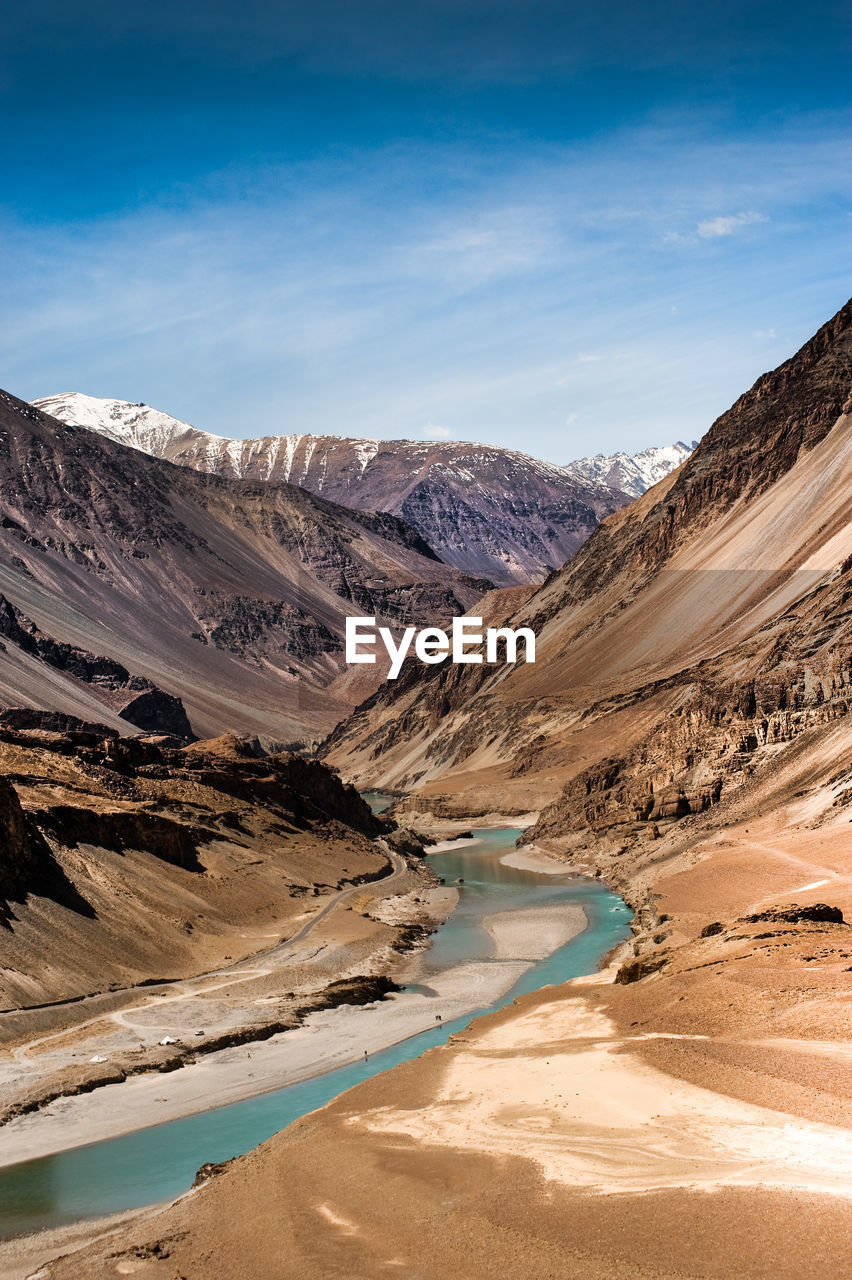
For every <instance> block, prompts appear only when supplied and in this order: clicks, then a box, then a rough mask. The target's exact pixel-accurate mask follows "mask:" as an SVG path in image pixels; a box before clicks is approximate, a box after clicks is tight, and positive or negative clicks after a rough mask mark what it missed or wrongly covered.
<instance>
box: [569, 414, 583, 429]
mask: <svg viewBox="0 0 852 1280" xmlns="http://www.w3.org/2000/svg"><path fill="white" fill-rule="evenodd" d="M579 416H580V415H579V414H577V413H569V414H568V417H567V418H566V419H565V425H566V427H570V425H571V423H572V422H576V421H577V418H578V417H579Z"/></svg>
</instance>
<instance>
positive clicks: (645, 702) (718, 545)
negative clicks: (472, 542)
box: [326, 305, 852, 833]
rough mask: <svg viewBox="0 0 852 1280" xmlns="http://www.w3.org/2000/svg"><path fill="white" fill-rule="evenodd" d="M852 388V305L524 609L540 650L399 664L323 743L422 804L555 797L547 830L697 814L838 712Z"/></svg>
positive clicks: (358, 771)
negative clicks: (533, 655) (476, 662)
mask: <svg viewBox="0 0 852 1280" xmlns="http://www.w3.org/2000/svg"><path fill="white" fill-rule="evenodd" d="M851 384H852V306H850V305H847V306H846V307H844V308H843V310H842V311H840V312H839V313H838V315H837V316H835V317H834V318H833V319H832V320H831V321H830V322H829V323H828V324H827V325H825V326H824V327H823V328H822V329H821V330H820V332H819V333H818V334H817V335H816V336H815V337H814V338H813V339H812V340H811V341H810V342H808V343H807V344H806V345H805V347H803V348H802V350H801V351H800V352H798V353H797V355H795V356H794V357H793V358H792V359H791V360H789V361H787V362H786V364H784V365H782V366H781V367H780V368H779V369H778V370H776V371H775V372H774V373H771V374H767V375H765V376H764V377H762V378H760V379H759V380H758V382H757V383H756V384H755V386H754V387H753V388H752V390H751V391H750V392H748V393H747V394H746V395H744V396H742V397H741V398H740V400H738V401H737V403H736V404H735V405H734V406H733V407H732V408H731V409H730V410H729V411H728V412H727V413H726V414H723V415H722V417H721V418H719V419H718V421H717V422H716V423H714V425H713V427H712V428H711V430H710V431H709V432H708V434H707V435H706V436H705V437H704V439H703V440H702V442H701V444H700V445H699V447H698V448H697V449H696V451H695V453H694V454H693V455H692V456H691V457H690V458H689V459H688V460H687V461H686V462H685V463H684V464H683V466H682V467H681V468H680V469H679V470H678V471H677V472H676V473H674V474H673V475H672V476H670V477H668V478H667V479H665V480H663V481H662V482H661V483H660V484H659V485H658V486H656V488H654V489H652V490H650V491H649V492H648V493H647V494H646V495H644V497H642V498H640V499H639V500H638V501H637V502H636V503H634V504H633V505H632V506H631V507H630V508H628V509H626V510H625V511H621V512H618V513H617V514H615V515H613V516H612V517H610V518H609V519H608V520H606V521H604V523H603V524H602V525H601V526H600V527H599V529H598V530H597V531H596V532H595V534H594V535H593V537H592V538H591V539H590V540H589V542H588V543H587V544H586V545H585V546H584V547H583V548H582V549H581V551H580V552H578V554H577V555H576V556H575V557H574V559H573V560H572V561H571V562H569V563H568V564H567V565H566V566H565V567H564V568H562V569H561V570H559V571H557V572H556V573H554V574H553V575H551V577H550V578H549V579H548V581H547V582H546V583H544V584H543V586H542V587H541V588H539V589H538V590H537V591H535V592H534V593H533V594H532V595H531V596H530V597H529V599H528V600H527V601H526V602H525V603H524V604H523V605H522V606H521V607H520V608H517V607H515V606H514V605H513V607H512V608H511V609H510V611H509V612H510V617H509V622H510V625H512V626H529V627H532V628H533V629H534V630H535V632H536V634H537V636H538V645H537V661H536V664H535V665H534V666H532V665H525V664H523V663H522V664H520V665H518V666H516V667H514V668H508V669H507V668H504V667H486V666H484V665H483V666H480V667H470V668H467V669H464V670H463V671H461V672H459V670H458V669H452V668H448V667H441V668H432V669H431V670H430V671H429V672H428V673H426V674H425V675H424V674H423V673H422V672H421V671H420V670H419V669H416V668H414V667H412V668H411V669H410V670H405V669H404V671H403V675H402V677H401V678H400V679H399V680H398V681H397V682H396V685H395V686H394V687H393V688H388V689H386V690H384V689H383V690H380V691H379V692H378V693H377V694H376V695H375V697H374V698H373V700H372V702H371V703H370V704H369V705H366V706H365V707H362V708H360V709H359V710H358V711H357V712H356V713H355V715H354V716H353V717H352V718H351V719H350V720H349V721H348V722H346V723H344V724H343V725H341V726H339V727H338V729H337V730H336V732H335V735H334V737H333V739H331V740H330V741H329V743H328V746H327V749H326V750H327V755H328V757H329V759H331V760H332V761H334V762H336V763H337V764H338V765H339V766H340V767H342V768H344V769H346V770H348V771H349V773H350V775H351V776H353V777H356V778H358V779H360V780H361V781H362V782H366V781H371V782H373V783H381V784H382V785H385V786H391V787H394V786H397V787H400V788H403V787H404V788H413V789H415V790H416V793H417V794H416V795H415V797H414V798H413V799H412V800H411V801H410V804H411V806H412V807H414V808H417V807H420V808H422V807H429V806H431V807H432V808H436V807H437V808H442V809H443V811H445V812H450V811H455V812H458V813H460V814H462V813H464V812H465V808H466V807H467V809H468V811H470V812H483V811H488V810H489V809H502V810H503V811H505V809H506V808H507V807H509V808H510V811H514V812H523V811H527V810H529V809H532V808H535V809H539V808H541V807H542V806H546V805H547V804H550V803H553V802H556V807H555V808H554V809H553V810H552V811H547V810H546V809H545V812H544V814H543V815H542V818H541V822H542V823H543V824H544V826H541V827H539V829H538V830H539V833H540V832H541V831H543V830H545V828H546V830H547V831H548V832H553V831H555V830H556V829H557V827H559V826H560V825H562V826H564V827H571V826H572V825H576V824H577V823H578V822H579V823H583V824H585V823H586V822H587V820H588V821H591V820H592V819H594V820H595V821H597V820H598V818H599V817H601V816H602V815H609V817H613V815H622V816H623V814H628V815H631V816H630V820H631V821H633V820H635V821H643V822H653V821H655V820H656V818H657V817H659V816H660V815H661V814H664V815H665V816H673V814H674V813H675V811H676V812H677V813H679V814H681V815H686V814H688V813H690V812H694V811H695V809H696V808H702V807H705V806H706V805H708V804H712V803H713V802H714V800H715V799H716V798H718V796H719V795H720V794H721V793H722V792H723V791H724V790H725V788H728V787H730V785H731V781H732V779H735V778H739V780H742V779H743V778H745V777H747V776H748V771H749V769H750V768H751V767H752V766H753V765H754V763H755V760H756V759H758V758H759V757H760V753H761V752H771V751H773V750H775V749H777V747H778V744H780V743H783V742H789V741H792V740H793V739H794V738H795V737H796V736H797V735H798V734H800V733H801V732H803V731H805V730H807V729H809V728H812V727H814V726H815V725H818V724H820V723H822V722H824V721H825V720H827V719H830V718H832V717H835V716H843V715H845V714H846V707H847V696H848V679H849V677H848V668H849V662H848V641H849V635H848V623H847V618H848V600H849V598H850V597H849V591H850V583H849V557H850V555H852V521H850V512H849V501H848V493H849V486H850V484H852V418H850V416H849V414H848V412H844V406H845V407H846V409H847V410H848V408H849V407H850V406H849V403H848V401H849V393H850V385H851ZM755 753H757V755H755ZM566 784H568V789H567V791H566V792H565V794H564V795H561V793H562V788H563V786H565V785H566ZM557 797H560V798H559V799H558V800H557ZM637 814H638V815H640V816H639V817H638V818H637V817H636V815H637ZM609 817H607V818H606V820H607V821H609ZM619 820H620V818H619Z"/></svg>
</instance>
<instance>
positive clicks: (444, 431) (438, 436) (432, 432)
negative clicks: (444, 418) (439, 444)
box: [422, 422, 453, 440]
mask: <svg viewBox="0 0 852 1280" xmlns="http://www.w3.org/2000/svg"><path fill="white" fill-rule="evenodd" d="M422 435H423V438H424V440H451V439H452V435H453V433H452V431H451V430H450V428H449V427H441V426H439V425H438V424H437V423H435V422H427V423H426V426H425V427H424V428H423V431H422Z"/></svg>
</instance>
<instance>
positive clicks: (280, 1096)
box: [0, 796, 630, 1238]
mask: <svg viewBox="0 0 852 1280" xmlns="http://www.w3.org/2000/svg"><path fill="white" fill-rule="evenodd" d="M370 799H371V802H372V803H373V804H374V807H375V808H376V809H380V808H381V807H382V806H381V803H380V798H379V797H378V796H372V797H370ZM474 835H475V836H476V837H477V842H476V843H470V844H465V845H459V846H457V847H455V848H453V849H449V850H446V851H444V852H440V853H435V854H431V855H430V857H429V861H430V864H431V865H432V866H433V868H434V870H435V871H436V872H437V873H438V875H440V876H442V877H443V878H444V880H445V881H446V883H447V884H454V883H455V882H457V881H459V880H461V881H463V883H461V884H459V885H458V888H459V895H460V897H459V905H458V907H457V908H456V910H455V911H454V912H453V914H452V915H451V916H450V918H449V919H448V920H447V922H446V923H445V924H444V925H442V926H441V928H440V929H439V930H438V932H437V933H436V934H435V936H434V938H433V939H432V942H431V945H430V949H429V951H428V953H427V957H426V959H427V962H428V965H429V968H430V971H431V972H433V973H434V972H439V971H440V970H441V969H442V968H445V967H448V966H451V965H455V964H458V963H460V962H462V961H465V960H487V959H488V958H489V956H490V955H491V952H492V948H493V942H492V939H491V936H490V935H489V934H488V932H487V931H486V930H485V929H484V928H483V927H482V924H481V921H482V920H483V918H484V917H485V916H489V915H492V914H493V913H495V912H500V911H506V910H510V909H516V908H519V907H530V906H542V905H543V906H547V907H549V908H556V909H558V907H559V905H560V904H563V903H564V904H566V905H568V906H572V907H576V906H577V905H579V906H581V907H582V908H583V911H584V913H585V915H586V919H587V921H588V926H587V928H586V929H585V931H584V932H583V933H581V934H579V935H578V936H576V937H574V938H573V939H572V940H571V941H570V942H568V943H566V944H565V945H564V946H562V947H560V948H559V949H558V950H557V951H555V952H553V953H552V954H551V955H550V956H548V957H547V958H546V959H544V960H541V961H538V962H537V963H535V964H533V965H532V966H531V967H530V968H529V969H527V970H526V972H524V973H523V975H522V976H521V977H520V979H519V980H518V981H516V983H515V985H514V986H513V987H512V988H511V990H509V991H507V992H506V993H505V994H504V995H503V996H501V997H500V999H499V1000H497V1001H495V1002H494V1003H493V1004H491V1005H489V1006H488V1007H487V1008H482V1009H474V1010H472V1011H471V1012H470V1013H468V1014H466V1015H465V1016H464V1017H462V1018H459V1019H457V1020H456V1021H455V1022H448V1023H445V1024H443V1025H438V1026H436V1027H435V1028H434V1029H433V1028H430V1029H429V1030H427V1031H424V1032H422V1033H420V1034H419V1035H415V1036H411V1037H410V1038H409V1039H407V1040H404V1041H402V1042H401V1043H400V1044H396V1045H393V1046H392V1047H390V1048H388V1049H385V1050H383V1051H381V1052H378V1053H374V1054H373V1055H372V1056H371V1057H370V1059H369V1060H368V1061H359V1062H354V1063H352V1064H351V1065H349V1066H345V1067H339V1068H337V1069H336V1070H333V1071H329V1072H327V1073H326V1074H324V1075H318V1076H314V1077H312V1078H311V1079H309V1080H304V1081H302V1082H300V1083H298V1084H291V1085H288V1086H286V1087H284V1088H280V1089H276V1090H273V1091H271V1092H268V1093H263V1094H261V1095H259V1096H257V1097H253V1098H249V1099H246V1100H245V1101H242V1102H236V1103H232V1104H231V1105H229V1106H224V1107H218V1108H216V1109H214V1110H210V1111H205V1112H201V1113H199V1114H197V1115H191V1116H187V1117H186V1118H184V1119H181V1120H174V1121H171V1122H169V1123H165V1124H159V1125H156V1126H152V1127H150V1128H146V1129H139V1130H136V1131H134V1132H132V1133H128V1134H126V1135H123V1136H121V1137H118V1138H111V1139H108V1140H106V1141H102V1142H93V1143H91V1144H90V1145H88V1146H83V1147H75V1148H72V1149H71V1150H68V1151H64V1152H60V1153H58V1154H56V1155H52V1156H46V1157H43V1158H41V1159H38V1160H30V1161H28V1162H26V1163H23V1164H17V1165H10V1166H8V1167H7V1168H3V1169H0V1238H9V1237H10V1236H14V1235H19V1234H22V1233H24V1232H30V1231H36V1230H40V1229H44V1228H49V1227H56V1226H59V1225H61V1224H63V1223H67V1222H72V1221H75V1220H77V1219H82V1218H93V1217H101V1216H103V1215H106V1214H111V1213H116V1212H119V1211H122V1210H128V1209H133V1208H137V1207H141V1206H144V1205H150V1204H155V1203H160V1202H163V1201H166V1200H171V1199H174V1198H175V1197H176V1196H179V1195H181V1194H182V1193H183V1192H185V1191H186V1190H187V1189H188V1188H189V1187H190V1186H191V1184H192V1181H193V1178H194V1176H195V1173H196V1171H197V1169H198V1168H199V1166H200V1165H202V1164H205V1163H207V1162H208V1161H222V1160H227V1159H229V1158H230V1157H232V1156H236V1155H241V1154H242V1153H244V1152H246V1151H250V1150H251V1149H252V1148H253V1147H256V1146H257V1145H258V1144H259V1143H261V1142H264V1141H265V1140H266V1139H267V1138H269V1137H271V1136H272V1134H274V1133H277V1132H278V1130H280V1129H283V1128H285V1127H286V1126H287V1125H289V1124H291V1123H292V1122H293V1121H294V1120H296V1119H298V1118H299V1117H300V1116H303V1115H305V1114H306V1113H307V1112H309V1111H314V1110H315V1109H316V1108H317V1107H321V1106H323V1105H324V1104H325V1103H327V1102H329V1101H330V1100H331V1099H332V1098H334V1097H336V1096H337V1095H338V1094H339V1093H342V1092H343V1091H344V1090H345V1089H350V1088H351V1087H352V1086H353V1085H356V1084H358V1083H359V1082H360V1081H362V1080H365V1079H367V1078H368V1077H369V1076H373V1075H376V1074H377V1073H378V1072H380V1071H387V1070H388V1068H389V1067H393V1066H395V1065H396V1064H397V1063H399V1062H404V1061H407V1060H408V1059H411V1058H416V1057H419V1055H420V1054H421V1053H423V1052H424V1051H425V1050H427V1049H431V1048H433V1047H434V1046H436V1045H439V1044H443V1043H444V1042H445V1041H446V1040H447V1038H448V1037H449V1036H450V1035H451V1034H452V1033H453V1032H454V1031H457V1030H460V1029H461V1028H462V1027H464V1026H465V1025H466V1024H467V1023H468V1022H469V1021H470V1019H471V1018H472V1017H475V1016H477V1015H478V1014H481V1013H486V1012H490V1011H492V1010H494V1009H498V1008H501V1007H502V1006H503V1005H506V1004H509V1003H511V1001H512V1000H514V999H515V997H516V996H519V995H522V994H524V993H526V992H530V991H535V990H537V989H538V988H539V987H543V986H547V985H548V984H553V983H559V982H564V981H566V980H567V979H568V978H575V977H579V976H580V975H582V974H587V973H591V972H593V971H594V970H595V969H596V968H597V967H598V966H599V964H600V962H601V960H602V958H603V957H604V956H605V955H606V954H607V952H608V951H610V950H611V949H612V948H613V947H614V946H616V945H617V944H618V943H620V942H622V941H623V940H624V939H625V938H626V937H627V936H628V933H629V925H630V910H629V908H628V907H627V906H626V905H625V903H624V902H623V901H622V900H621V898H619V897H618V896H617V895H616V894H614V893H611V892H610V891H609V890H607V889H606V888H604V887H603V886H602V885H600V884H598V883H597V882H596V881H594V880H588V879H584V878H582V877H578V876H573V875H570V874H565V875H544V874H539V873H536V872H533V871H528V870H522V869H520V868H515V867H510V866H506V865H505V864H504V863H503V862H502V861H501V859H502V858H503V857H504V856H505V855H506V853H507V852H509V851H510V850H511V849H512V848H513V847H514V843H515V840H516V838H517V836H518V835H519V830H518V828H515V827H504V828H499V829H494V828H491V829H483V830H479V831H476V832H474ZM1 1142H2V1137H0V1143H1Z"/></svg>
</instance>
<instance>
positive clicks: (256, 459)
mask: <svg viewBox="0 0 852 1280" xmlns="http://www.w3.org/2000/svg"><path fill="white" fill-rule="evenodd" d="M33 403H34V404H35V405H36V406H37V407H38V408H40V409H42V410H44V411H45V412H46V413H49V414H51V415H52V416H53V417H55V418H59V419H60V420H61V421H63V422H68V423H71V424H73V425H74V426H79V427H85V428H87V429H88V430H90V431H96V432H98V433H99V434H101V435H104V436H107V437H109V439H111V440H114V441H116V442H117V443H119V444H123V445H129V446H131V447H132V448H134V449H139V450H141V451H142V452H144V453H148V454H151V455H153V456H154V457H158V458H164V459H166V460H167V461H169V462H174V463H178V464H180V465H181V466H187V467H193V468H194V469H195V470H197V471H204V472H210V473H212V474H215V475H221V476H230V477H235V478H243V479H248V480H265V481H270V480H271V481H285V482H287V483H289V484H295V485H299V486H300V487H301V488H303V489H307V490H309V491H310V492H311V493H315V494H318V495H319V496H321V497H324V498H328V499H331V500H332V501H334V502H339V503H341V504H343V505H345V506H348V507H355V508H357V509H359V510H361V511H387V512H390V513H392V514H394V515H397V516H401V517H402V518H403V519H404V520H405V521H406V522H407V524H409V525H410V526H411V528H412V529H414V530H416V532H417V533H418V534H419V535H420V536H421V538H423V540H424V541H425V542H426V543H427V544H428V545H429V546H430V547H431V548H432V549H433V550H434V552H435V554H436V555H437V556H438V557H439V558H440V559H441V560H443V561H444V563H446V564H450V565H453V566H455V567H456V568H457V569H461V570H462V571H464V572H466V573H471V574H474V575H476V576H482V577H487V578H489V579H490V580H491V581H492V582H494V583H496V584H497V585H499V586H510V585H514V584H518V583H530V582H540V581H541V580H542V579H543V578H544V577H545V576H546V575H547V574H548V573H549V572H551V571H552V570H553V569H555V568H558V567H559V566H560V565H561V564H563V563H564V562H565V561H566V560H567V559H568V558H569V557H570V556H572V555H573V554H574V553H575V552H576V551H577V550H578V549H579V547H580V546H582V544H583V543H584V542H585V541H586V539H587V538H588V537H589V535H590V534H591V533H592V531H593V530H594V529H595V528H596V527H597V525H598V523H599V522H600V521H601V520H602V519H603V518H604V517H605V516H608V515H611V514H612V513H613V512H614V511H616V510H618V509H619V508H620V507H622V506H624V504H625V503H626V502H627V501H629V500H630V499H631V498H633V497H635V496H637V495H638V494H641V493H644V492H645V490H646V489H647V488H648V487H649V486H650V485H652V484H656V482H657V481H658V480H659V479H661V478H662V477H664V476H665V475H667V474H668V473H669V472H670V471H671V470H672V469H673V468H674V467H676V466H678V465H679V464H680V463H681V462H682V461H683V459H684V458H686V457H688V455H689V452H690V450H689V449H688V448H687V446H686V445H684V444H681V443H677V444H675V445H670V446H666V447H663V448H653V449H645V450H643V452H642V453H640V454H637V455H636V456H635V457H630V456H629V455H627V454H624V453H618V454H613V455H612V456H610V457H603V456H599V457H596V458H583V459H581V460H580V461H578V462H575V463H571V464H570V465H569V466H566V467H559V466H555V465H553V464H551V463H547V462H541V461H539V460H537V459H536V458H532V457H529V456H528V455H526V454H523V453H518V452H516V451H514V450H510V449H499V448H496V447H494V446H491V445H483V444H470V443H463V442H458V441H422V442H420V441H413V440H359V439H349V438H345V437H338V436H314V435H284V436H274V435H270V436H263V437H260V438H256V439H251V440H234V439H230V438H228V437H226V436H217V435H211V434H210V433H209V432H207V431H201V430H199V429H198V428H196V427H193V426H190V425H189V424H188V423H186V422H181V421H180V420H179V419H177V418H173V417H170V416H169V415H168V414H166V413H162V412H160V411H159V410H157V409H152V408H151V407H150V406H148V405H145V404H131V403H130V402H128V401H125V400H103V399H97V398H96V397H94V396H86V395H82V394H80V393H79V392H72V393H69V394H66V395H59V396H47V397H45V398H43V399H40V400H36V401H34V402H33Z"/></svg>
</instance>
